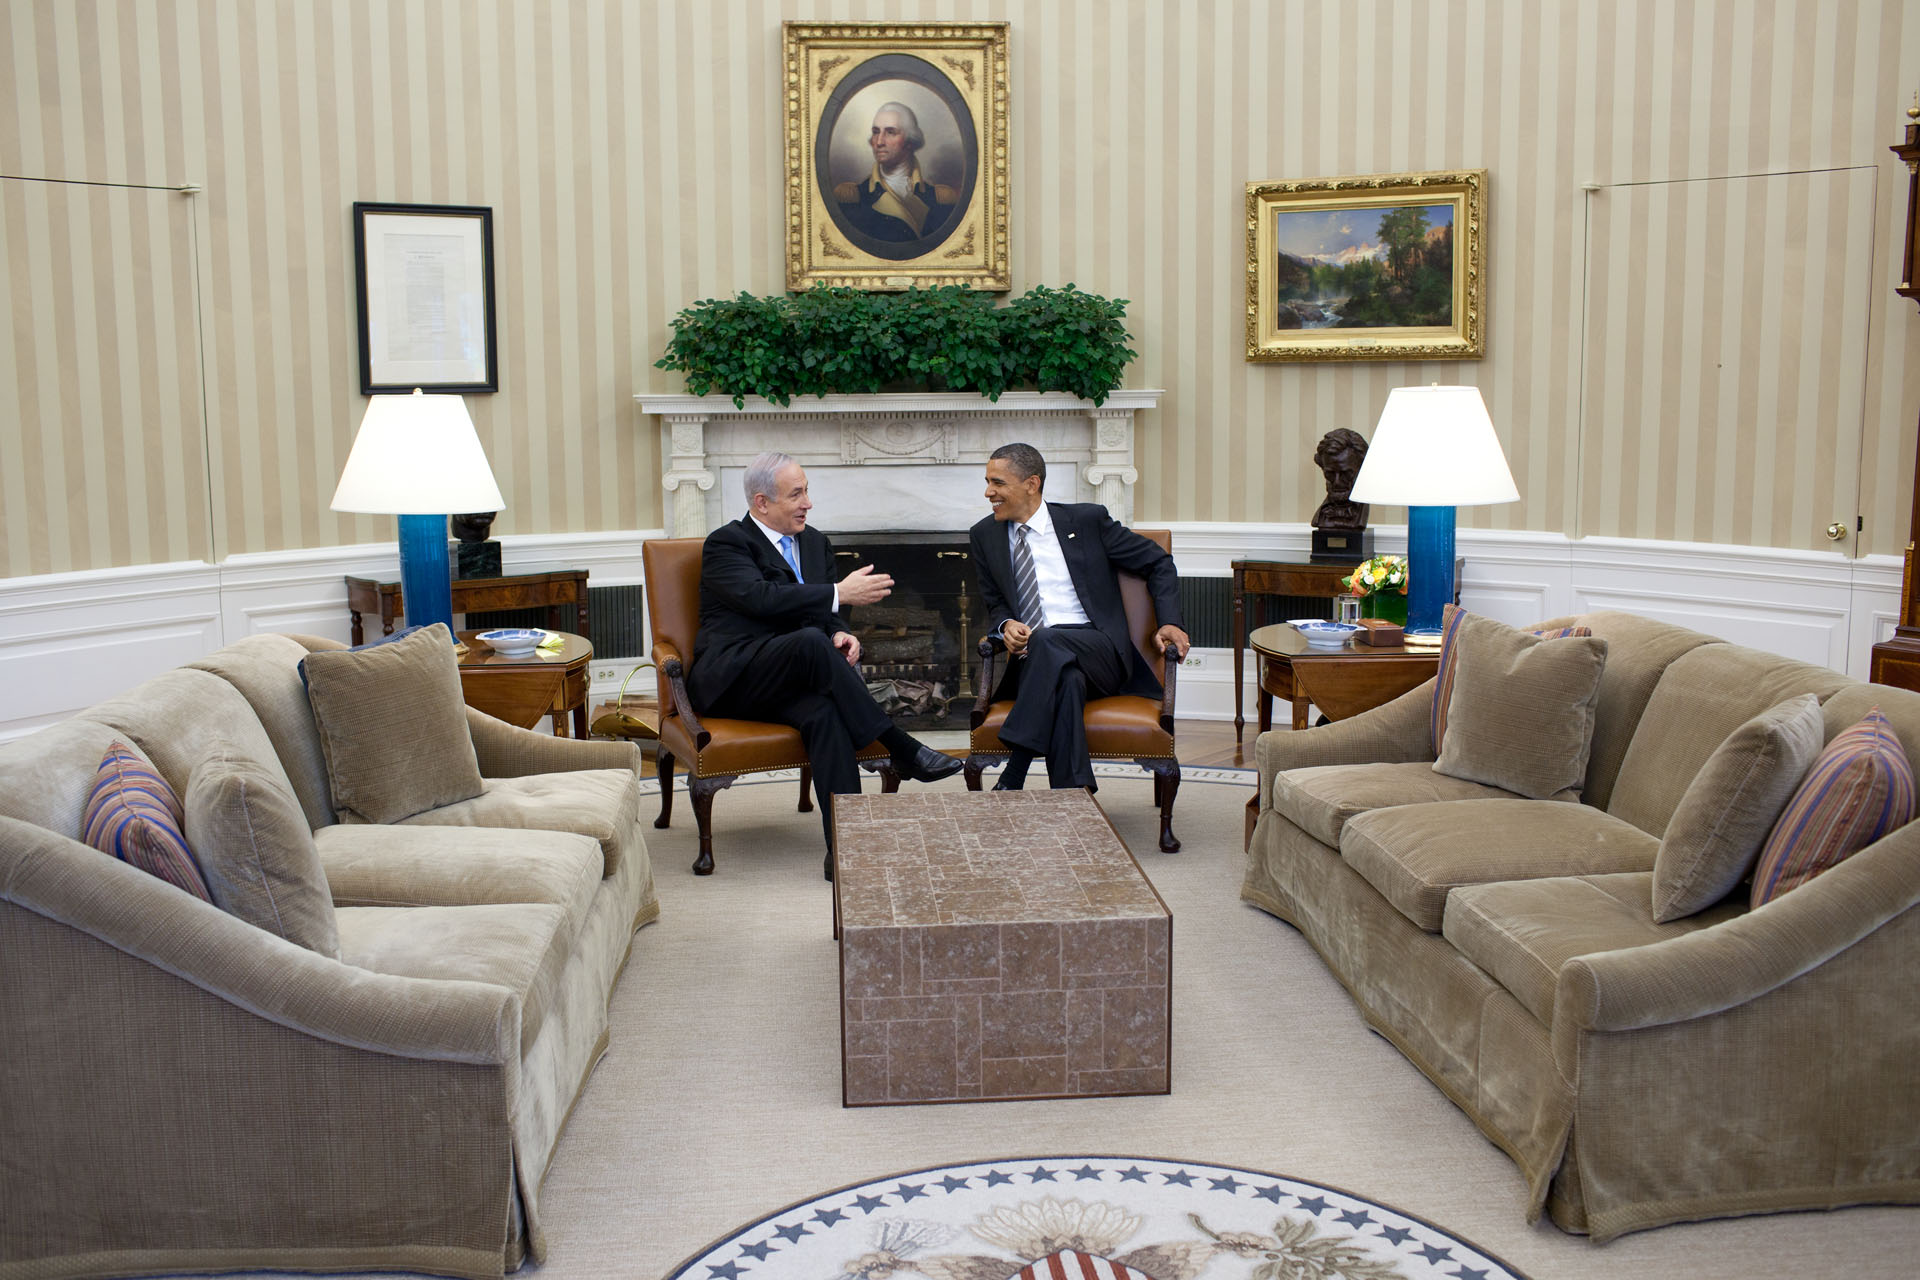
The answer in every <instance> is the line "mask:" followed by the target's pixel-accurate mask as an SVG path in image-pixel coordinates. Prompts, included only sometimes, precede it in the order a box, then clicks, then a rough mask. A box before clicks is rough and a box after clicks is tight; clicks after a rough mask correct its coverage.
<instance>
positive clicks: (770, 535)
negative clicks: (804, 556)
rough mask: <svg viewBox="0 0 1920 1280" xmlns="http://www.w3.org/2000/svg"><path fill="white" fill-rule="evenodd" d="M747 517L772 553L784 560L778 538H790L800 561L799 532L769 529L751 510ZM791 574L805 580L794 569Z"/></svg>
mask: <svg viewBox="0 0 1920 1280" xmlns="http://www.w3.org/2000/svg"><path fill="white" fill-rule="evenodd" d="M747 519H749V520H751V521H753V522H754V523H755V524H757V525H760V532H761V533H764V534H765V535H766V536H767V541H768V542H771V543H772V544H773V554H775V555H777V556H779V557H780V558H781V559H782V560H785V559H786V558H787V557H786V555H785V553H783V552H782V551H781V550H780V539H782V538H792V539H793V559H794V563H795V564H798V563H799V562H800V535H799V534H797V533H781V532H780V531H779V530H777V529H769V528H768V527H767V526H766V525H764V524H761V522H760V517H759V516H757V515H755V514H753V512H751V511H749V512H747ZM793 576H794V577H796V578H800V579H801V581H803V582H804V581H805V580H806V579H805V578H803V577H801V575H800V573H799V572H798V571H795V573H794V575H793ZM833 611H834V612H835V613H838V612H839V611H840V588H839V587H838V586H837V585H836V586H835V587H834V589H833Z"/></svg>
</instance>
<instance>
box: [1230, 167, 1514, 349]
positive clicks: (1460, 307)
mask: <svg viewBox="0 0 1920 1280" xmlns="http://www.w3.org/2000/svg"><path fill="white" fill-rule="evenodd" d="M1486 217H1487V171H1486V170H1485V169H1467V170H1461V171H1458V172H1451V173H1405V174H1372V175H1367V176H1363V177H1355V178H1313V179H1308V180H1306V181H1301V182H1250V183H1248V184H1247V264H1246V267H1247V359H1249V360H1477V359H1479V358H1480V357H1482V356H1484V355H1485V354H1486V350H1487V315H1486V277H1487V263H1486V239H1485V233H1486Z"/></svg>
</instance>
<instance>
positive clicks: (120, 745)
mask: <svg viewBox="0 0 1920 1280" xmlns="http://www.w3.org/2000/svg"><path fill="white" fill-rule="evenodd" d="M183 821H184V817H183V815H182V813H181V809H180V798H179V797H178V796H176V795H174V794H173V788H172V787H170V786H168V785H167V780H166V779H165V778H163V777H161V776H160V775H159V774H158V773H157V772H155V771H154V768H153V766H152V765H150V764H148V763H147V762H146V761H145V760H142V759H141V758H140V757H139V756H137V755H135V754H134V751H133V748H132V747H129V746H128V745H127V744H126V743H124V742H115V743H113V744H112V745H111V746H109V747H108V748H107V754H106V756H105V757H104V758H102V759H101V761H100V768H99V769H98V770H96V771H95V773H94V775H93V790H92V791H91V792H89V793H88V795H87V810H86V815H85V817H84V818H83V819H82V820H81V824H80V826H81V833H82V837H83V838H84V839H85V840H86V842H87V843H88V844H90V845H92V846H93V847H94V848H96V849H98V850H100V852H102V853H105V854H110V855H111V856H113V857H115V858H118V859H120V861H122V862H127V863H131V864H132V865H134V866H136V867H138V868H140V869H141V870H142V871H144V872H146V873H147V874H148V875H154V876H158V877H160V878H161V879H162V880H165V881H166V882H167V883H168V884H170V885H173V886H174V887H175V888H179V889H185V890H186V891H187V892H188V893H190V894H192V895H193V896H194V897H196V898H199V899H201V900H202V901H204V902H212V901H213V895H212V894H211V893H209V892H207V881H206V877H204V876H202V875H201V874H200V864H199V863H198V862H197V861H195V860H194V856H193V850H191V849H189V848H188V847H187V838H186V837H185V836H184V835H182V834H181V833H180V828H181V825H182V823H183Z"/></svg>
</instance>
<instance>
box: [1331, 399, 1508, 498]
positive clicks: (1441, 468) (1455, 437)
mask: <svg viewBox="0 0 1920 1280" xmlns="http://www.w3.org/2000/svg"><path fill="white" fill-rule="evenodd" d="M1353 500H1354V501H1355V502H1369V503H1383V504H1385V505H1387V506H1400V507H1476V506H1484V505H1487V504H1490V503H1495V502H1518V501H1519V500H1520V490H1519V489H1517V488H1515V487H1514V483H1513V472H1512V471H1510V470H1508V468H1507V455H1506V454H1505V453H1503V452H1502V451H1501V449H1500V438H1499V437H1498V436H1496V435H1495V434H1494V432H1493V419H1491V418H1489V417H1488V416H1487V404H1486V401H1484V400H1482V399H1481V398H1480V388H1478V387H1442V386H1430V387H1395V388H1394V389H1393V390H1392V391H1390V392H1388V393H1387V406H1386V408H1384V409H1382V410H1381V411H1380V425H1379V426H1378V427H1376V428H1375V429H1374V433H1373V439H1372V440H1371V441H1369V442H1368V444H1367V456H1366V460H1365V461H1364V462H1362V463H1361V464H1360V475H1359V478H1358V479H1357V480H1356V481H1355V482H1354V486H1353Z"/></svg>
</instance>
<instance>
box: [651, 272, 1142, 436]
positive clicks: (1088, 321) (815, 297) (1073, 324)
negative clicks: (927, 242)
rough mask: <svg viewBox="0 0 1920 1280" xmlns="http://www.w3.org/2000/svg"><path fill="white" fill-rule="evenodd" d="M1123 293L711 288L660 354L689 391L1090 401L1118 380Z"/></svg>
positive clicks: (777, 397) (1129, 354) (1123, 346)
mask: <svg viewBox="0 0 1920 1280" xmlns="http://www.w3.org/2000/svg"><path fill="white" fill-rule="evenodd" d="M1126 310H1127V302H1126V299H1124V298H1118V299H1116V298H1103V297H1101V296H1099V295H1098V294H1092V293H1082V292H1081V291H1080V290H1078V289H1076V288H1074V287H1073V286H1072V285H1071V284H1069V285H1067V286H1066V287H1065V288H1061V289H1050V288H1047V287H1046V286H1044V285H1041V286H1036V287H1035V288H1033V289H1030V290H1028V291H1027V292H1026V293H1024V294H1021V295H1020V296H1019V297H1017V298H1014V299H1012V300H1011V301H1009V302H1008V303H1007V304H1006V305H1004V306H1001V305H999V304H998V301H997V299H996V298H995V297H994V295H992V294H988V293H982V292H980V291H979V290H976V289H969V288H967V287H965V286H964V285H943V286H939V287H935V288H930V289H909V290H907V291H906V292H905V293H869V292H866V291H864V290H860V289H850V288H844V287H843V288H831V287H828V286H826V285H820V286H816V287H815V288H812V289H809V290H807V291H806V292H805V293H793V294H777V295H774V296H772V297H765V298H762V297H756V296H754V295H753V294H750V293H742V294H740V296H738V297H736V298H708V299H705V300H704V301H701V302H696V303H694V304H693V305H692V306H690V307H688V308H687V309H686V310H684V311H682V312H681V313H680V314H679V315H677V316H675V317H674V319H673V336H672V337H670V338H669V339H668V340H667V353H666V355H665V356H663V357H662V358H661V359H659V360H656V361H655V362H654V364H655V365H656V367H658V368H661V369H673V370H678V371H679V372H680V373H683V374H685V375H686V379H687V390H688V391H690V392H691V393H693V394H694V395H707V394H710V393H718V394H720V395H725V396H731V397H733V403H734V407H735V408H745V407H746V397H748V396H761V397H764V398H765V399H767V400H771V401H772V402H773V403H775V404H778V405H786V404H788V403H789V402H790V401H791V400H792V399H793V397H794V396H808V395H829V394H859V393H871V392H878V391H906V390H933V391H975V392H978V393H980V394H981V395H983V396H985V397H986V398H987V399H989V400H998V399H999V398H1000V394H1001V393H1002V392H1004V391H1008V390H1012V389H1015V388H1031V389H1034V390H1039V391H1067V392H1071V393H1072V394H1074V395H1076V396H1079V397H1081V398H1082V399H1085V400H1091V401H1093V402H1094V403H1095V404H1101V403H1103V402H1104V401H1105V400H1106V398H1107V395H1108V393H1110V392H1111V391H1113V390H1114V389H1115V388H1116V387H1118V386H1119V385H1120V376H1121V373H1122V372H1123V371H1124V370H1125V368H1126V366H1127V362H1128V361H1130V360H1132V359H1133V358H1134V355H1135V354H1136V353H1135V352H1134V351H1133V350H1132V349H1131V348H1129V347H1128V346H1127V329H1126V325H1125V324H1124V323H1123V322H1122V320H1121V317H1122V316H1124V315H1125V314H1126Z"/></svg>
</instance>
